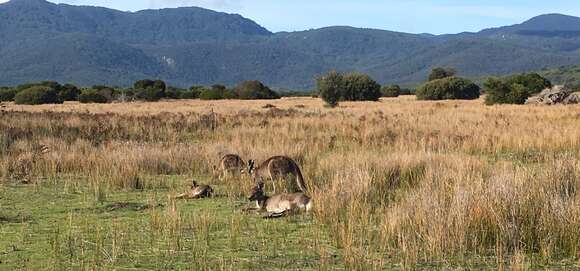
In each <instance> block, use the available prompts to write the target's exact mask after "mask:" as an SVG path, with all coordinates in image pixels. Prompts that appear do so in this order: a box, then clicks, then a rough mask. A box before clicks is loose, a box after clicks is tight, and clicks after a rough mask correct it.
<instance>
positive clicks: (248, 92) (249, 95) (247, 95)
mask: <svg viewBox="0 0 580 271" xmlns="http://www.w3.org/2000/svg"><path fill="white" fill-rule="evenodd" d="M234 92H235V93H236V95H237V97H238V98H239V99H242V100H269V99H280V95H279V94H278V93H276V92H274V91H272V90H271V89H270V88H269V87H267V86H265V85H264V84H262V82H260V81H256V80H252V81H244V82H241V83H240V84H239V85H237V86H236V87H235V88H234Z"/></svg>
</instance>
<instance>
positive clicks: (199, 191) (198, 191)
mask: <svg viewBox="0 0 580 271" xmlns="http://www.w3.org/2000/svg"><path fill="white" fill-rule="evenodd" d="M212 195H213V188H211V186H209V185H204V184H202V185H198V184H197V182H196V181H195V180H194V181H192V182H191V190H190V191H187V192H185V193H183V194H180V195H178V196H176V197H175V199H200V198H208V197H211V196H212Z"/></svg>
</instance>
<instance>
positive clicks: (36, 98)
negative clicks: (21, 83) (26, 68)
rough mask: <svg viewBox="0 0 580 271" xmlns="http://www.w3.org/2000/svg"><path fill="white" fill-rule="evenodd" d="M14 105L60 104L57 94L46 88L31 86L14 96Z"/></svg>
mask: <svg viewBox="0 0 580 271" xmlns="http://www.w3.org/2000/svg"><path fill="white" fill-rule="evenodd" d="M14 101H15V102H16V104H28V105H36V104H58V103H62V100H61V99H60V98H59V95H58V92H56V91H55V90H54V89H52V88H50V87H47V86H40V85H38V86H32V87H29V88H26V89H24V90H22V91H20V92H18V93H17V94H16V96H14Z"/></svg>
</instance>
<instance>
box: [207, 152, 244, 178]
mask: <svg viewBox="0 0 580 271" xmlns="http://www.w3.org/2000/svg"><path fill="white" fill-rule="evenodd" d="M245 167H246V162H244V160H243V159H242V158H241V157H240V156H238V155H236V154H227V155H224V156H223V157H222V159H220V162H219V165H218V166H217V167H216V166H214V174H215V176H216V177H218V178H221V177H223V176H224V175H226V174H228V173H235V172H240V173H243V172H244V169H245Z"/></svg>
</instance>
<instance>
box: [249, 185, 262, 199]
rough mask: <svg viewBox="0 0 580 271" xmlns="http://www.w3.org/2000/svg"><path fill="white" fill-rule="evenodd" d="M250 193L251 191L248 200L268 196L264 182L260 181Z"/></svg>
mask: <svg viewBox="0 0 580 271" xmlns="http://www.w3.org/2000/svg"><path fill="white" fill-rule="evenodd" d="M250 193H251V194H250V197H248V200H250V201H256V200H261V199H263V198H264V197H265V196H266V195H264V182H262V181H260V182H259V183H258V185H256V186H255V187H254V188H252V191H251V192H250Z"/></svg>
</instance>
